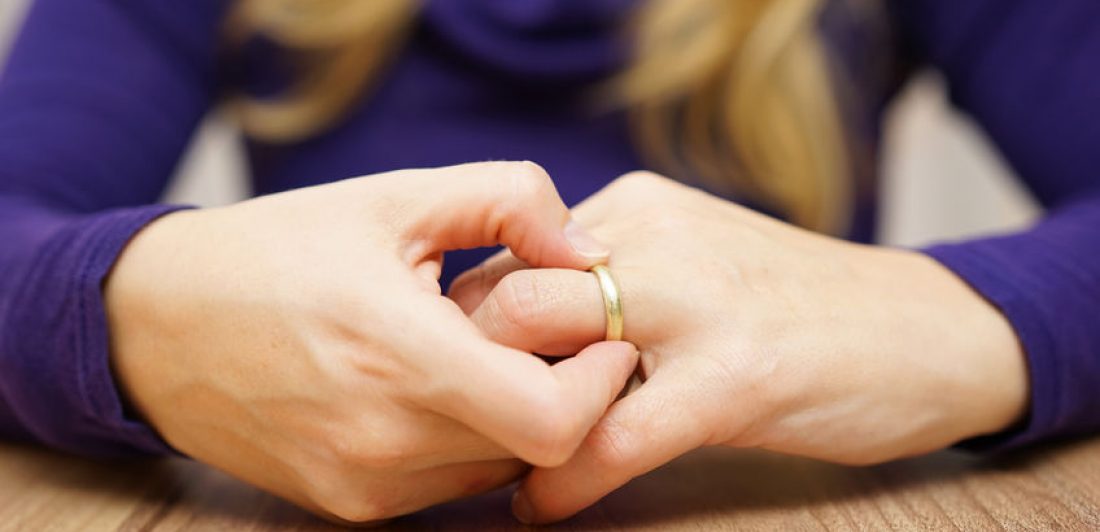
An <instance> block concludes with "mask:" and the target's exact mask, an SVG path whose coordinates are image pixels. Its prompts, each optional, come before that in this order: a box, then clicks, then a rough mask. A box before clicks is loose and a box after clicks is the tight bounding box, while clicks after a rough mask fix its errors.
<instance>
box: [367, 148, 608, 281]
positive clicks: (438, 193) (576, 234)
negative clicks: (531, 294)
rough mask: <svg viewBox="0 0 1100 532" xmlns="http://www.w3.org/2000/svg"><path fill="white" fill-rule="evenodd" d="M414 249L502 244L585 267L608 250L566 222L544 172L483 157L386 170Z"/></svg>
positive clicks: (552, 262)
mask: <svg viewBox="0 0 1100 532" xmlns="http://www.w3.org/2000/svg"><path fill="white" fill-rule="evenodd" d="M389 176H390V177H391V178H394V179H398V180H399V181H398V182H395V183H394V185H395V189H397V190H399V191H401V192H399V194H404V195H405V199H407V200H408V201H405V202H403V207H404V208H406V209H407V212H409V214H410V216H409V217H408V218H406V220H407V224H408V225H407V226H406V227H405V228H404V229H405V230H406V231H407V233H406V236H407V237H408V238H409V241H410V242H420V243H422V244H427V245H426V246H422V247H425V248H428V249H420V250H418V252H420V253H423V254H424V255H425V256H429V255H431V254H434V253H438V252H441V251H448V250H452V249H466V248H474V247H483V246H495V245H498V244H503V245H505V246H508V248H509V249H511V251H512V253H513V254H514V255H515V256H516V257H518V258H519V259H521V260H523V261H524V262H526V263H528V264H530V265H531V266H535V267H556V268H574V269H587V268H590V267H592V266H594V265H596V264H600V263H603V262H606V261H607V258H608V255H609V254H610V251H609V250H608V249H607V247H605V246H604V245H603V244H601V243H600V242H598V241H597V240H596V239H595V238H593V237H592V236H591V235H590V234H589V233H588V232H587V231H586V230H585V229H584V228H582V227H581V226H580V225H578V224H577V223H576V222H573V221H572V218H571V216H570V214H569V209H568V207H566V206H565V203H563V202H562V200H561V197H560V196H558V192H557V189H555V188H554V183H553V181H551V180H550V176H549V175H548V174H547V173H546V171H545V170H543V169H542V168H541V167H540V166H538V165H537V164H535V163H532V162H526V161H524V162H503V161H502V162H485V163H471V164H463V165H458V166H449V167H445V168H438V169H428V170H412V171H409V172H398V173H394V174H389Z"/></svg>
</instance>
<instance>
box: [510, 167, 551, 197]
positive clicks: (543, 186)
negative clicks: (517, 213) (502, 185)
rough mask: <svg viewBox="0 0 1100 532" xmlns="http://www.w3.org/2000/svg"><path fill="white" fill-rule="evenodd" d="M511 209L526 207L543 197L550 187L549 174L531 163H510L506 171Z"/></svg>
mask: <svg viewBox="0 0 1100 532" xmlns="http://www.w3.org/2000/svg"><path fill="white" fill-rule="evenodd" d="M508 179H509V182H510V185H511V195H512V201H511V202H509V203H511V204H512V205H513V207H520V206H522V205H526V204H527V203H528V202H530V201H531V200H534V199H536V198H539V197H541V196H542V195H544V194H545V193H546V191H547V189H549V188H550V187H551V186H552V182H551V180H550V174H548V173H546V170H544V169H543V168H542V167H541V166H539V165H537V164H535V163H533V162H531V161H520V162H516V163H511V165H510V167H509V171H508Z"/></svg>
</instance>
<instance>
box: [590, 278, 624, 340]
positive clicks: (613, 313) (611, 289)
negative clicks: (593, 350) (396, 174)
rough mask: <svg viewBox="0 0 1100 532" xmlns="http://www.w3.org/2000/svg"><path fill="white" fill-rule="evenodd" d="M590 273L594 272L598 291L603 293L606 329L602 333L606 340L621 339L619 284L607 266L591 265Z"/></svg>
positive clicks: (621, 311)
mask: <svg viewBox="0 0 1100 532" xmlns="http://www.w3.org/2000/svg"><path fill="white" fill-rule="evenodd" d="M592 273H594V274H596V280H597V281H599V283H600V293H602V294H603V311H604V317H606V318H607V320H606V321H607V330H606V333H605V334H604V337H605V339H606V340H609V341H618V340H622V339H623V300H622V297H621V292H620V291H619V285H618V284H616V283H615V278H614V277H612V276H611V270H609V269H607V266H604V265H602V264H597V265H595V266H593V267H592Z"/></svg>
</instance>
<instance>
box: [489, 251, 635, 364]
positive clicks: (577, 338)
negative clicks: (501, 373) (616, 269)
mask: <svg viewBox="0 0 1100 532" xmlns="http://www.w3.org/2000/svg"><path fill="white" fill-rule="evenodd" d="M624 306H625V305H624ZM470 319H471V320H472V321H473V322H474V323H475V324H477V326H478V328H480V329H481V330H482V331H483V332H484V333H485V335H486V336H488V337H489V339H491V340H493V341H495V342H498V343H501V344H504V345H507V346H510V347H514V348H516V349H520V350H523V351H530V352H536V353H542V354H545V355H568V354H573V353H576V352H577V351H579V350H580V349H582V348H583V347H584V346H586V345H589V344H591V343H593V342H598V341H600V340H602V339H604V337H605V335H606V320H607V318H606V316H605V313H604V303H603V296H602V295H601V292H600V285H599V281H597V280H596V276H595V275H593V274H591V273H590V272H579V271H576V270H561V269H540V270H518V271H513V272H511V273H509V274H507V275H506V276H505V277H504V278H503V279H501V280H500V281H499V282H498V283H496V285H495V287H494V288H493V290H492V291H491V292H490V293H489V295H488V296H487V297H486V298H485V299H484V301H482V303H481V305H480V306H478V307H477V309H475V310H474V311H473V313H472V314H470Z"/></svg>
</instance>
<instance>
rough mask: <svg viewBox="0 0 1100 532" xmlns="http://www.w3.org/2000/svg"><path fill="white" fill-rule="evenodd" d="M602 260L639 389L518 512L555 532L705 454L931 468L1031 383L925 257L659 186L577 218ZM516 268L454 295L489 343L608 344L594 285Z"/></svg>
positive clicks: (472, 279)
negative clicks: (636, 358) (928, 464)
mask: <svg viewBox="0 0 1100 532" xmlns="http://www.w3.org/2000/svg"><path fill="white" fill-rule="evenodd" d="M574 217H575V218H576V219H577V220H578V221H579V222H581V223H583V224H584V225H585V226H586V227H588V228H589V229H590V230H591V231H592V234H593V235H595V236H596V238H598V239H599V240H600V241H602V242H606V243H608V244H609V245H611V247H612V249H613V250H614V254H613V256H612V258H611V260H610V263H609V267H610V268H611V270H612V272H613V274H614V275H615V277H616V280H617V282H618V284H619V286H620V289H621V291H622V293H623V296H622V298H623V304H624V317H625V328H624V339H625V340H627V341H629V342H632V343H634V344H635V345H637V346H638V348H639V349H640V350H641V366H642V370H643V373H644V375H645V378H646V380H645V382H644V384H642V385H641V386H640V387H639V388H637V389H636V390H635V391H633V392H632V393H631V394H630V395H628V396H626V397H625V398H624V399H622V400H620V401H618V402H616V403H614V404H613V405H612V406H611V408H610V409H609V410H608V411H607V413H606V414H605V415H604V416H603V417H602V418H601V419H600V421H599V422H598V423H597V424H596V426H595V427H594V428H593V430H592V431H591V432H590V433H589V434H588V436H587V438H586V439H585V440H584V442H583V444H582V445H581V446H580V448H579V449H578V450H577V452H576V454H574V455H573V456H572V457H571V458H570V459H569V460H568V461H567V462H565V463H564V464H562V465H558V466H549V467H545V466H539V467H536V468H535V469H534V470H533V471H532V472H531V473H530V475H529V476H527V477H526V479H525V480H524V482H523V483H522V485H521V487H520V489H519V491H518V492H517V493H516V496H515V498H514V499H513V511H514V512H515V513H516V516H517V517H518V518H519V519H520V520H522V521H525V522H536V523H543V522H550V521H555V520H559V519H563V518H565V517H568V516H570V515H572V514H574V513H576V512H578V511H579V510H581V509H583V508H585V507H587V506H589V505H591V504H593V503H594V502H596V501H597V500H599V499H600V498H601V497H602V496H604V495H605V494H607V493H608V492H610V491H612V490H613V489H615V488H616V487H618V486H620V485H622V484H624V483H626V482H627V481H629V480H630V479H631V478H633V477H635V476H638V475H641V474H643V473H646V472H648V471H650V470H652V469H654V468H656V467H658V466H659V465H661V464H663V463H665V462H667V461H669V460H671V459H673V458H675V457H677V456H679V455H681V454H683V453H685V452H687V451H689V450H691V449H694V448H697V447H700V446H706V445H727V446H733V447H759V448H764V449H770V450H773V451H778V452H782V453H790V454H796V455H802V456H807V457H812V458H817V459H822V460H828V461H833V462H840V463H845V464H872V463H877V462H882V461H886V460H891V459H896V458H900V457H905V456H910V455H916V454H921V453H926V452H930V451H933V450H936V449H940V448H943V447H946V446H949V445H951V444H953V443H955V442H958V441H959V440H962V439H965V438H968V437H972V436H977V435H981V434H988V433H993V432H997V431H1000V430H1003V429H1005V428H1008V427H1009V426H1011V425H1012V424H1013V423H1014V422H1017V421H1018V420H1019V419H1020V418H1021V416H1022V415H1023V413H1024V411H1025V409H1026V406H1027V405H1026V402H1027V399H1026V398H1027V393H1028V389H1027V374H1026V368H1025V361H1024V356H1023V354H1022V350H1021V348H1020V346H1019V343H1018V341H1017V339H1016V337H1015V335H1014V333H1013V331H1012V329H1011V327H1010V325H1009V324H1008V323H1007V321H1006V320H1005V318H1004V317H1003V316H1002V315H1001V314H1000V313H999V312H998V311H997V310H996V309H995V308H994V307H993V306H991V305H990V304H989V303H988V302H986V301H985V300H984V299H982V298H981V297H980V296H979V295H978V294H977V293H975V292H974V291H973V290H971V289H970V288H969V287H968V286H967V285H966V284H965V283H964V282H962V281H961V280H960V279H959V278H957V277H956V276H955V275H953V274H952V273H951V272H950V271H948V270H947V269H945V268H944V267H942V266H941V265H939V264H938V263H937V262H935V261H934V260H932V259H931V258H929V257H927V256H924V255H922V254H919V253H915V252H911V251H905V250H898V249H887V248H881V247H871V246H865V245H857V244H853V243H848V242H844V241H841V240H837V239H833V238H829V237H826V236H822V235H819V234H815V233H811V232H808V231H804V230H802V229H799V228H796V227H793V226H791V225H787V224H784V223H782V222H779V221H776V220H773V219H770V218H768V217H766V216H763V215H760V214H757V213H754V212H752V211H750V210H747V209H744V208H742V207H739V206H737V205H734V204H732V203H729V202H726V201H723V200H720V199H717V198H715V197H712V196H709V195H707V194H704V193H702V192H700V191H697V190H694V189H691V188H689V187H686V186H683V185H680V184H677V183H675V182H673V181H670V180H668V179H665V178H662V177H660V176H656V175H653V174H645V173H641V174H631V175H628V176H626V177H623V178H620V179H619V180H617V181H615V182H614V183H612V184H611V185H609V186H608V187H607V188H605V189H604V190H602V191H601V192H599V193H598V194H596V195H594V196H593V197H591V198H589V199H588V200H587V201H585V202H584V203H583V204H582V205H580V206H578V207H577V208H575V209H574ZM528 268H529V266H528V265H527V264H526V263H525V262H524V261H522V260H521V258H516V257H514V256H511V255H509V254H504V255H499V256H497V257H495V258H493V259H490V260H489V261H488V262H486V263H485V264H483V265H482V266H480V267H478V268H476V269H475V270H471V271H470V272H467V273H466V274H465V275H464V276H463V277H461V278H460V279H458V280H457V281H456V282H455V284H454V285H453V288H452V291H451V294H450V295H451V297H452V298H454V299H455V301H456V302H458V304H459V305H460V306H461V307H462V308H463V310H465V311H466V312H468V313H470V315H471V318H472V319H473V320H474V322H476V323H477V324H478V325H479V326H480V327H481V328H482V330H484V331H485V332H486V334H487V335H488V336H489V337H490V338H492V339H494V340H495V341H498V342H501V343H504V344H507V345H510V346H512V347H515V348H517V349H522V350H524V351H534V352H539V353H545V354H569V353H575V352H577V351H579V350H581V349H582V348H584V347H585V346H587V345H590V344H592V343H593V342H597V341H599V340H601V339H602V338H603V337H604V325H605V323H604V320H605V318H604V315H603V303H602V300H601V296H600V291H599V288H598V284H597V282H596V279H595V277H594V276H593V275H592V274H590V273H586V272H578V271H569V270H564V269H528Z"/></svg>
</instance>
